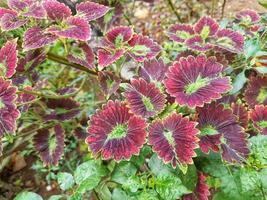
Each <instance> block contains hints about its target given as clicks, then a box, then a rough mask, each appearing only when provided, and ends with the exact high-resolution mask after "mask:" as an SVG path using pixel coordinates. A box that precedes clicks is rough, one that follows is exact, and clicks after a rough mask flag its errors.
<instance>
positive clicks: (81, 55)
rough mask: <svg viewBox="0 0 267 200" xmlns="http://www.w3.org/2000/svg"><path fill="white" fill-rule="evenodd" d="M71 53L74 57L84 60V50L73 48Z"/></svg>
mask: <svg viewBox="0 0 267 200" xmlns="http://www.w3.org/2000/svg"><path fill="white" fill-rule="evenodd" d="M72 53H73V54H74V55H75V57H77V58H79V59H81V60H86V55H85V53H84V51H83V50H82V49H81V48H74V50H73V51H72Z"/></svg>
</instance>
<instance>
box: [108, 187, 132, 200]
mask: <svg viewBox="0 0 267 200" xmlns="http://www.w3.org/2000/svg"><path fill="white" fill-rule="evenodd" d="M111 199H112V200H128V199H130V198H129V196H128V195H127V194H126V192H124V191H123V190H122V189H120V188H115V189H114V190H113V192H112V197H111Z"/></svg>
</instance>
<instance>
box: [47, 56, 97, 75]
mask: <svg viewBox="0 0 267 200" xmlns="http://www.w3.org/2000/svg"><path fill="white" fill-rule="evenodd" d="M46 56H47V58H48V59H49V60H52V61H54V62H57V63H60V64H63V65H67V66H70V67H73V68H75V69H79V70H81V71H85V72H87V73H89V74H92V75H94V76H96V75H97V72H96V71H93V70H91V69H88V68H87V67H84V66H82V65H79V64H75V63H70V62H69V61H68V60H67V59H66V58H64V57H62V56H59V55H55V54H52V53H51V52H48V53H47V55H46Z"/></svg>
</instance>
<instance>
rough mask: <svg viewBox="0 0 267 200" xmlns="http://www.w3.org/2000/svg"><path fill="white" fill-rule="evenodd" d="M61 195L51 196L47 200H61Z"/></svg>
mask: <svg viewBox="0 0 267 200" xmlns="http://www.w3.org/2000/svg"><path fill="white" fill-rule="evenodd" d="M63 197H64V196H63V195H52V196H50V197H49V199H48V200H62V199H63Z"/></svg>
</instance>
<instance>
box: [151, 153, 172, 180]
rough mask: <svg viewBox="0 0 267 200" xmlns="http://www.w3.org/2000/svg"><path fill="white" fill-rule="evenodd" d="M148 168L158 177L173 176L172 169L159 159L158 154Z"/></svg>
mask: <svg viewBox="0 0 267 200" xmlns="http://www.w3.org/2000/svg"><path fill="white" fill-rule="evenodd" d="M148 166H149V168H150V169H151V171H152V173H153V174H155V175H156V176H161V175H162V176H168V175H171V174H172V171H173V170H172V168H170V167H169V166H168V165H166V164H165V163H163V162H162V161H161V160H160V159H159V158H158V156H157V154H154V155H153V156H152V157H151V158H150V160H149V162H148Z"/></svg>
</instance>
